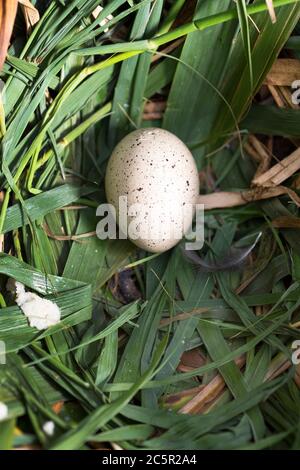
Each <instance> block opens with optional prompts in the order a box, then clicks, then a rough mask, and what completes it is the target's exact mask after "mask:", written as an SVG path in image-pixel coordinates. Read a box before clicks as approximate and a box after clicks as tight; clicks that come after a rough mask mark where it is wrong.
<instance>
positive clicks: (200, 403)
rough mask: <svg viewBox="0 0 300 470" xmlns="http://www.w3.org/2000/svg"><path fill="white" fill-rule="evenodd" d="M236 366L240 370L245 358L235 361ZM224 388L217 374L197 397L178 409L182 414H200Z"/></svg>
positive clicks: (221, 379) (223, 383)
mask: <svg viewBox="0 0 300 470" xmlns="http://www.w3.org/2000/svg"><path fill="white" fill-rule="evenodd" d="M235 362H236V364H237V366H238V367H239V368H240V369H241V368H242V367H243V366H244V364H245V357H244V356H243V357H239V358H238V359H236V361H235ZM224 388H225V382H224V379H223V377H222V376H221V375H220V374H218V375H216V376H215V377H214V378H213V379H212V380H211V381H210V382H209V384H207V385H206V386H205V387H204V388H203V389H202V390H200V392H199V393H197V395H195V396H194V398H192V399H191V400H190V401H189V402H188V403H187V404H186V405H184V406H183V407H182V408H180V410H179V412H180V413H182V414H197V413H201V412H202V410H203V408H204V407H205V405H207V404H208V403H210V402H212V401H213V400H215V399H216V398H217V397H218V396H219V395H220V392H221V391H222V390H223V389H224Z"/></svg>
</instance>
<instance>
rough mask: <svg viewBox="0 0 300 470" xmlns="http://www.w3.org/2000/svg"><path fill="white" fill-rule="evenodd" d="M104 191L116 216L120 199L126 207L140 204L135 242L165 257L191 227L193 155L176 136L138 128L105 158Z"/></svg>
mask: <svg viewBox="0 0 300 470" xmlns="http://www.w3.org/2000/svg"><path fill="white" fill-rule="evenodd" d="M105 188H106V196H107V200H108V202H109V203H110V204H112V205H114V206H115V208H116V211H117V219H118V222H119V225H120V227H121V229H122V231H123V232H124V230H125V229H126V227H124V226H122V225H121V223H120V218H119V217H118V213H119V197H120V196H126V197H127V201H128V207H130V206H132V205H133V204H137V203H138V204H140V205H141V206H142V207H143V211H142V216H141V217H139V218H138V219H136V217H135V216H133V215H131V216H129V217H128V224H127V227H128V226H129V225H130V224H131V223H134V222H133V221H134V220H136V223H135V229H136V235H135V237H134V238H133V237H131V236H130V234H129V238H130V239H131V240H132V241H133V243H135V244H136V245H137V246H139V247H140V248H142V249H144V250H146V251H150V252H154V253H156V252H163V251H166V250H169V249H170V248H172V247H173V246H174V245H176V244H177V243H178V242H179V240H180V239H181V238H182V237H183V235H184V233H185V232H186V229H187V228H189V227H190V225H191V223H192V219H193V216H194V213H195V205H196V203H197V200H198V197H199V176H198V171H197V166H196V163H195V160H194V158H193V155H192V154H191V152H190V151H189V149H188V148H187V147H186V145H185V144H184V143H183V142H182V141H181V140H180V139H179V138H178V137H176V136H175V135H174V134H172V133H171V132H168V131H166V130H163V129H159V128H146V129H138V130H136V131H133V132H131V133H130V134H128V135H127V136H126V137H125V138H124V139H122V140H121V141H120V142H119V144H118V145H117V146H116V147H115V149H114V150H113V152H112V155H111V157H110V159H109V162H108V166H107V170H106V178H105Z"/></svg>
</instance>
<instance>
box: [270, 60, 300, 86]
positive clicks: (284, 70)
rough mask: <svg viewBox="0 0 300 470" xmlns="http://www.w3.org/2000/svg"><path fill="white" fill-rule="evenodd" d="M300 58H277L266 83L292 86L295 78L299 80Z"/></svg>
mask: <svg viewBox="0 0 300 470" xmlns="http://www.w3.org/2000/svg"><path fill="white" fill-rule="evenodd" d="M299 76H300V60H298V59H277V60H276V62H274V65H273V66H272V68H271V70H270V72H269V73H268V75H267V77H266V79H265V84H266V85H273V86H291V84H292V83H293V82H294V81H295V80H299Z"/></svg>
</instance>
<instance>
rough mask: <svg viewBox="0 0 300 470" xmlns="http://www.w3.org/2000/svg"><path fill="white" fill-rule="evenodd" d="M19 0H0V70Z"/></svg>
mask: <svg viewBox="0 0 300 470" xmlns="http://www.w3.org/2000/svg"><path fill="white" fill-rule="evenodd" d="M17 6H18V1H17V0H0V70H1V69H2V67H3V64H4V61H5V58H6V54H7V49H8V47H9V41H10V38H11V34H12V30H13V26H14V22H15V17H16V13H17Z"/></svg>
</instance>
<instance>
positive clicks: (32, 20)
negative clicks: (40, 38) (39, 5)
mask: <svg viewBox="0 0 300 470" xmlns="http://www.w3.org/2000/svg"><path fill="white" fill-rule="evenodd" d="M19 3H20V4H21V8H22V11H23V14H24V18H25V23H26V30H27V32H30V31H31V29H32V28H33V26H34V25H35V24H36V23H38V22H39V20H40V14H39V11H38V10H37V9H36V8H35V7H34V6H33V5H32V3H31V2H30V1H29V0H19Z"/></svg>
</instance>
